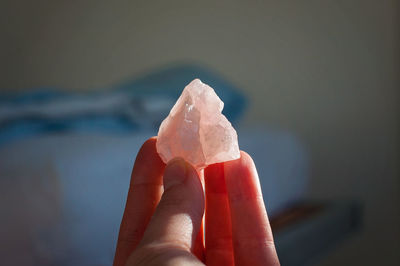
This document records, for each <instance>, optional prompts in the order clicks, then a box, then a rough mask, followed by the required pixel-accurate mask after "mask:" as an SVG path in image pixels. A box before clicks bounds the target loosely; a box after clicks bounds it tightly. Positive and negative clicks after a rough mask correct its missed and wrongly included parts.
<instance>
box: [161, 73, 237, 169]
mask: <svg viewBox="0 0 400 266" xmlns="http://www.w3.org/2000/svg"><path fill="white" fill-rule="evenodd" d="M223 108H224V103H223V102H222V101H221V99H220V98H219V97H218V96H217V94H216V93H215V91H214V90H213V88H211V87H210V86H208V85H207V84H204V83H202V82H201V81H200V80H199V79H195V80H193V81H192V82H190V84H189V85H187V86H186V87H185V89H184V90H183V92H182V95H181V96H180V97H179V99H178V100H177V102H176V103H175V105H174V106H173V107H172V109H171V111H170V113H169V115H168V117H167V118H166V119H165V120H164V121H163V122H162V123H161V126H160V129H159V131H158V139H157V151H158V153H159V154H160V157H161V158H162V160H163V161H164V162H165V163H167V162H168V161H169V160H171V159H172V158H175V157H181V158H183V159H185V160H186V161H188V162H189V163H191V164H192V165H193V166H194V167H196V168H204V167H206V166H207V165H210V164H214V163H219V162H225V161H230V160H235V159H238V158H239V157H240V152H239V145H238V138H237V133H236V131H235V129H234V128H233V127H232V125H231V123H230V122H229V121H228V119H226V117H225V116H224V115H223V114H222V113H221V111H222V109H223Z"/></svg>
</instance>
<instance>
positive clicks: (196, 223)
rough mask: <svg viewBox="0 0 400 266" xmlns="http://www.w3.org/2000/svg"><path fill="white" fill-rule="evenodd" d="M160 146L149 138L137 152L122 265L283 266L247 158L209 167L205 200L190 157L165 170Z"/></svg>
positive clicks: (117, 263)
mask: <svg viewBox="0 0 400 266" xmlns="http://www.w3.org/2000/svg"><path fill="white" fill-rule="evenodd" d="M155 144H156V138H151V139H149V140H147V141H146V142H145V143H144V144H143V146H142V148H141V149H140V151H139V153H138V155H137V158H136V161H135V165H134V167H133V170H132V177H131V184H130V188H129V192H128V197H127V202H126V206H125V212H124V216H123V218H122V222H121V227H120V232H119V237H118V243H117V249H116V253H115V258H114V266H121V265H128V266H131V265H132V266H133V265H204V264H207V265H279V260H278V256H277V254H276V251H275V246H274V240H273V237H272V232H271V228H270V225H269V221H268V217H267V213H266V211H265V206H264V202H263V198H262V194H261V189H260V184H259V180H258V175H257V172H256V168H255V166H254V163H253V160H252V159H251V157H250V156H249V155H248V154H247V153H244V152H241V158H240V159H238V160H235V161H230V162H225V163H219V164H214V165H210V166H208V167H207V168H206V169H205V170H204V187H205V191H206V193H205V197H204V192H203V187H202V183H201V179H202V178H203V176H202V173H201V172H199V173H198V172H197V171H196V170H195V169H194V168H193V167H192V166H191V165H190V164H188V163H186V162H185V161H184V160H182V159H173V160H171V162H169V163H168V165H166V166H165V164H164V163H163V162H162V161H161V159H160V157H159V156H158V154H157V151H156V145H155ZM204 209H206V210H207V211H206V215H205V245H204V244H203V229H202V218H203V214H204Z"/></svg>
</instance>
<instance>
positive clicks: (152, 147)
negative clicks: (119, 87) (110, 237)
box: [114, 137, 165, 266]
mask: <svg viewBox="0 0 400 266" xmlns="http://www.w3.org/2000/svg"><path fill="white" fill-rule="evenodd" d="M156 142H157V138H156V137H153V138H150V139H148V140H147V141H146V142H145V143H144V144H143V145H142V147H141V148H140V150H139V152H138V155H137V157H136V160H135V164H134V166H133V170H132V175H131V183H130V186H129V191H128V196H127V199H126V206H125V211H124V216H123V217H122V222H121V226H120V229H119V236H118V242H117V248H116V251H115V257H114V266H119V265H125V263H126V261H127V259H128V257H129V255H130V254H131V253H132V251H133V250H134V249H135V248H136V246H137V245H138V243H139V242H140V240H141V239H142V237H143V234H144V231H145V229H146V227H147V225H148V223H149V221H150V218H151V216H152V215H153V213H154V210H155V208H156V207H157V204H158V202H159V201H160V198H161V195H162V192H163V181H162V175H163V173H164V168H165V164H164V163H163V162H162V160H161V158H160V157H159V155H158V153H157V150H156Z"/></svg>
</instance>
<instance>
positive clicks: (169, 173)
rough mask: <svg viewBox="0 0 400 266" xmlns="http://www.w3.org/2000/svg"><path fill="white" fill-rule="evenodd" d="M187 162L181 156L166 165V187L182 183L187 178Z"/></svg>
mask: <svg viewBox="0 0 400 266" xmlns="http://www.w3.org/2000/svg"><path fill="white" fill-rule="evenodd" d="M186 175H187V168H186V162H185V161H184V160H183V159H181V158H175V159H172V160H171V161H170V162H169V163H168V164H167V166H166V167H165V172H164V189H168V188H170V187H172V186H176V185H179V184H182V183H183V181H184V180H185V179H186Z"/></svg>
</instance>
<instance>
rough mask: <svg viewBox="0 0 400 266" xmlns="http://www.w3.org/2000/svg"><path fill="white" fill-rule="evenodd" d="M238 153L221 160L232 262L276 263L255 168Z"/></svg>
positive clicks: (248, 158)
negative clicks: (228, 213)
mask: <svg viewBox="0 0 400 266" xmlns="http://www.w3.org/2000/svg"><path fill="white" fill-rule="evenodd" d="M240 155H241V156H240V158H239V159H237V160H234V161H229V162H226V163H224V172H225V182H226V188H227V192H228V201H229V208H230V212H231V222H232V241H233V250H234V258H235V265H279V260H278V256H277V254H276V250H275V245H274V239H273V236H272V231H271V227H270V224H269V220H268V216H267V212H266V210H265V205H264V201H263V197H262V192H261V187H260V182H259V180H258V174H257V170H256V167H255V165H254V162H253V160H252V159H251V157H250V155H248V154H247V153H245V152H243V151H241V152H240Z"/></svg>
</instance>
